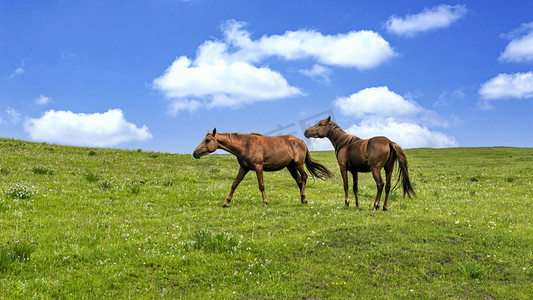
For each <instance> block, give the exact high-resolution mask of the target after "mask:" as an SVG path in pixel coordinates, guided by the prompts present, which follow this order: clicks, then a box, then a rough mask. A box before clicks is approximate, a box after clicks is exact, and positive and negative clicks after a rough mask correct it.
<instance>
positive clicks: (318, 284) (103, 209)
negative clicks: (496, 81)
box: [0, 139, 533, 299]
mask: <svg viewBox="0 0 533 300" xmlns="http://www.w3.org/2000/svg"><path fill="white" fill-rule="evenodd" d="M93 152H94V154H91V153H93ZM406 154H407V157H408V160H409V168H410V173H411V178H412V181H413V184H414V187H415V190H416V192H417V195H418V198H416V199H403V198H401V197H400V196H399V192H398V191H396V192H394V194H393V196H392V200H391V202H390V204H389V211H388V212H382V211H372V203H373V198H374V197H375V185H374V183H373V180H372V179H371V176H370V175H369V174H362V175H360V176H359V178H360V179H359V181H360V191H359V193H360V201H361V208H359V209H357V208H355V207H349V208H345V207H344V199H343V191H342V185H341V179H340V176H339V175H338V166H337V163H336V161H335V155H334V153H332V152H314V153H312V155H313V158H314V159H316V160H318V161H320V162H322V163H325V164H326V165H327V166H328V167H329V168H330V169H331V170H332V171H334V173H335V174H337V177H336V178H335V179H332V180H328V181H325V182H324V181H320V180H313V179H310V180H308V185H307V188H306V194H307V198H308V200H309V204H308V205H302V204H300V201H299V194H298V189H297V187H296V184H295V183H294V181H293V179H292V178H291V176H290V174H289V173H288V172H287V171H280V172H275V173H266V174H265V186H266V193H267V197H268V200H269V206H268V207H266V208H265V207H262V206H261V203H262V200H261V195H260V192H259V190H258V188H257V180H256V176H255V174H254V173H249V174H248V175H247V176H246V178H245V179H244V180H243V182H242V183H241V184H240V186H239V188H238V189H237V191H236V192H235V195H234V197H233V201H232V204H231V207H230V208H229V209H222V207H221V206H222V204H223V202H224V199H225V197H226V195H227V193H228V192H229V188H230V185H231V183H232V181H233V179H234V177H235V176H236V175H237V170H238V166H237V161H236V159H235V158H234V157H233V156H231V155H211V156H207V157H202V158H201V159H200V160H194V159H193V158H192V155H176V154H168V153H151V152H143V151H125V150H118V149H89V148H77V147H66V146H57V145H49V144H39V143H29V142H23V141H18V140H12V139H0V179H1V180H0V190H1V191H2V193H1V194H0V291H2V295H3V296H2V297H6V298H9V297H13V298H30V297H37V298H168V299H175V298H200V299H204V298H348V299H353V298H394V299H396V298H477V299H479V298H489V299H490V298H494V299H502V298H504V299H508V298H511V299H531V298H532V297H533V287H532V285H531V282H532V281H533V252H532V251H533V247H532V245H533V227H532V226H531V222H532V220H531V211H532V209H533V176H532V175H533V165H532V164H531V161H533V149H520V148H457V149H438V150H436V149H411V150H407V151H406ZM36 169H39V170H46V172H44V171H42V173H41V171H37V172H36V171H34V170H36ZM49 171H52V172H49ZM15 187H24V188H16V189H20V190H19V192H20V191H23V193H22V194H23V196H17V194H16V193H12V192H11V191H12V190H14V189H15ZM22 194H21V195H22ZM352 199H353V196H352ZM352 202H353V201H352ZM17 241H18V242H17ZM15 244H17V245H16V246H15ZM19 246H20V247H19ZM15 248H16V249H17V250H16V251H19V252H17V253H19V254H14V253H15ZM0 298H1V297H0Z"/></svg>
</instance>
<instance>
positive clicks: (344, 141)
mask: <svg viewBox="0 0 533 300" xmlns="http://www.w3.org/2000/svg"><path fill="white" fill-rule="evenodd" d="M329 126H331V127H330V129H329V135H328V137H329V139H330V141H331V142H332V144H333V147H335V153H337V152H339V150H340V149H341V148H342V147H344V146H346V145H348V144H351V143H353V142H355V141H358V140H360V138H359V137H357V136H355V135H351V134H349V133H347V132H346V131H344V130H342V128H340V127H339V125H337V124H336V123H334V122H331V121H330V122H329Z"/></svg>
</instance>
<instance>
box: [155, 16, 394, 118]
mask: <svg viewBox="0 0 533 300" xmlns="http://www.w3.org/2000/svg"><path fill="white" fill-rule="evenodd" d="M245 25H246V24H245V23H242V22H237V21H234V20H230V21H228V22H226V23H225V24H224V25H223V26H222V31H223V36H224V39H223V40H221V41H219V40H215V41H206V42H204V43H203V44H202V45H200V46H199V47H198V51H197V56H196V58H195V59H194V60H191V59H189V58H188V57H186V56H180V57H178V58H177V59H176V60H175V61H174V62H173V63H172V65H171V66H170V67H169V68H168V69H167V70H166V71H165V73H164V74H163V75H162V76H160V77H159V78H156V79H154V81H153V87H154V88H155V89H157V90H159V91H161V92H162V93H163V94H164V95H165V96H166V97H168V98H170V99H172V104H171V105H170V111H171V112H174V113H176V112H178V111H180V110H195V109H198V108H200V107H208V108H209V107H213V106H231V107H234V106H239V105H242V104H248V103H252V102H255V101H265V100H275V99H281V98H287V97H293V96H299V95H304V93H303V92H302V91H301V90H300V89H299V88H297V87H293V86H291V85H290V84H289V83H288V82H287V80H286V79H285V78H284V77H283V76H282V75H281V74H280V73H279V72H277V71H274V70H271V69H270V68H269V67H266V66H261V67H259V66H257V64H259V63H261V62H264V60H266V59H268V58H270V57H278V58H281V59H285V60H301V59H313V60H315V61H317V62H318V63H320V64H324V65H330V66H340V67H354V68H357V69H369V68H373V67H376V66H377V65H379V64H381V63H383V62H385V61H387V60H388V59H390V58H391V57H393V56H395V55H396V53H395V52H394V51H393V50H392V48H391V47H390V45H389V43H388V42H387V41H385V40H384V39H383V38H382V37H381V36H380V35H379V34H377V33H375V32H373V31H366V30H363V31H357V32H355V31H354V32H349V33H346V34H337V35H323V34H321V33H320V32H317V31H314V30H305V29H302V30H298V31H287V32H285V33H284V34H283V35H270V36H266V35H265V36H263V37H261V38H260V39H258V40H253V39H252V38H251V35H250V33H249V32H248V31H246V30H244V26H245ZM320 67H321V66H319V67H318V68H320ZM321 68H323V69H321V70H319V69H317V68H315V69H312V70H310V71H309V72H314V73H308V74H306V75H308V76H313V75H314V76H322V78H328V79H329V75H327V70H326V68H325V67H321ZM317 72H319V73H320V74H317ZM324 76H326V77H324Z"/></svg>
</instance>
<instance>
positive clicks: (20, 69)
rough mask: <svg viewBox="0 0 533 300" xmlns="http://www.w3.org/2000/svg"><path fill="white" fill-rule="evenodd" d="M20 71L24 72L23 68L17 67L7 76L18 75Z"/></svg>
mask: <svg viewBox="0 0 533 300" xmlns="http://www.w3.org/2000/svg"><path fill="white" fill-rule="evenodd" d="M22 73H24V69H23V68H22V67H18V68H17V69H16V70H15V71H14V72H13V73H11V76H9V77H10V78H14V77H15V76H17V75H20V74H22Z"/></svg>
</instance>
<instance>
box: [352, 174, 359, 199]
mask: <svg viewBox="0 0 533 300" xmlns="http://www.w3.org/2000/svg"><path fill="white" fill-rule="evenodd" d="M357 175H358V174H357V172H352V176H353V193H354V194H355V206H356V207H359V196H357V192H358V191H359V188H358V187H357V184H358V176H357Z"/></svg>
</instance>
